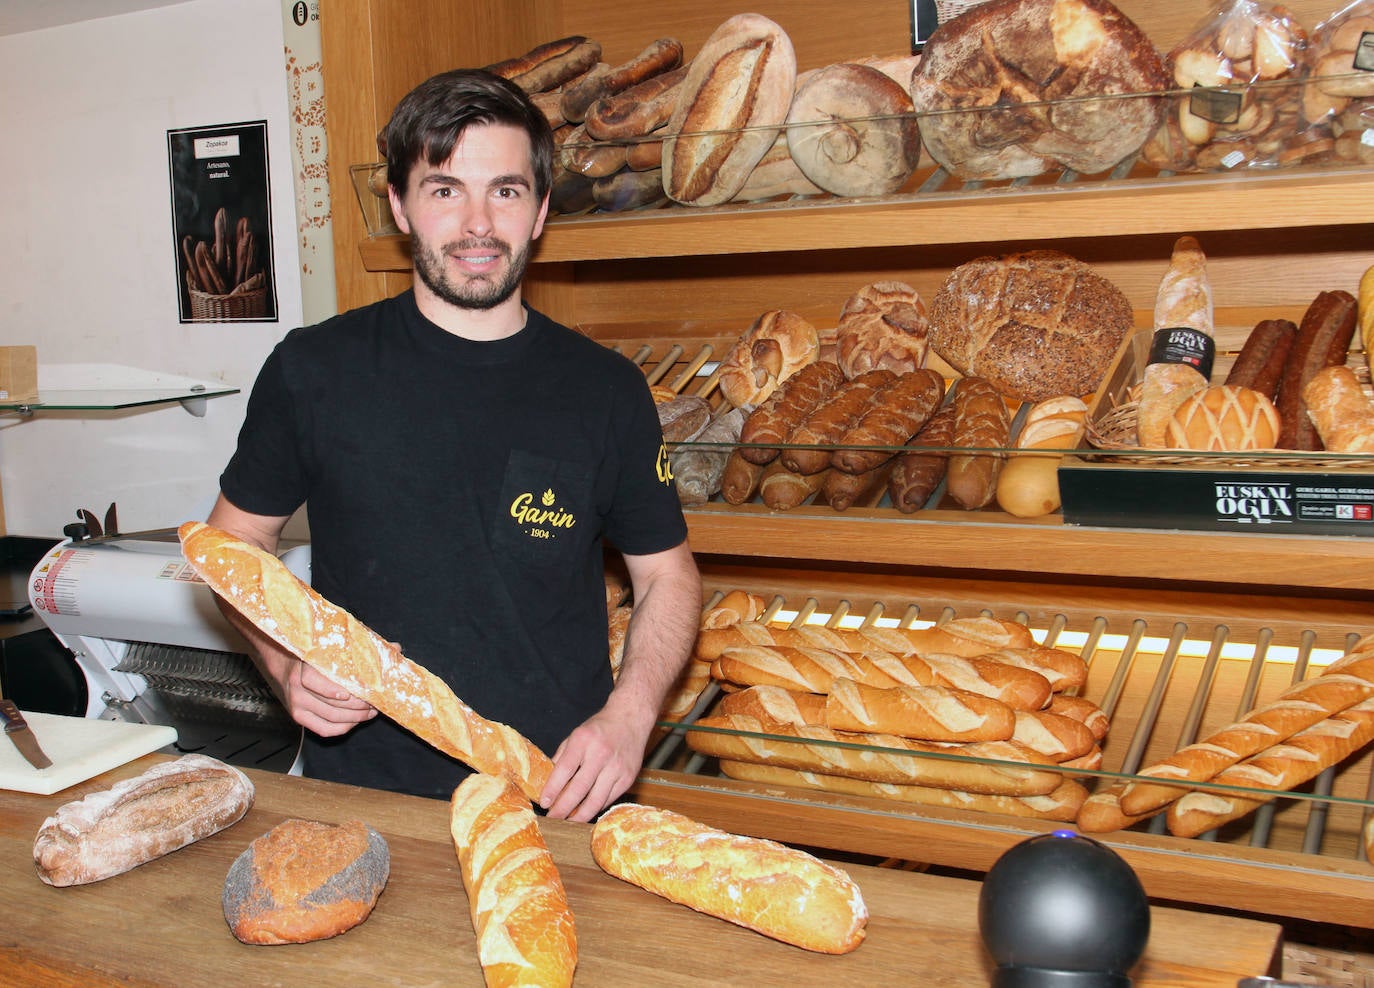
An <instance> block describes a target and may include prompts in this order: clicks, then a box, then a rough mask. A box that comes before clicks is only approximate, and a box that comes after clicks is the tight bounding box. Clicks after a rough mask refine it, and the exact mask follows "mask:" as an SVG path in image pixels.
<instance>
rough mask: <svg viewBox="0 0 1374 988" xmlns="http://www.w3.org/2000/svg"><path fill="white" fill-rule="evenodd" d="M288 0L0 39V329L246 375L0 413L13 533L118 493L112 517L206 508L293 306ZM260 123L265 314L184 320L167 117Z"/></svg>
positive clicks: (85, 358) (152, 517) (90, 359)
mask: <svg viewBox="0 0 1374 988" xmlns="http://www.w3.org/2000/svg"><path fill="white" fill-rule="evenodd" d="M284 64H285V63H284V55H283V35H282V8H281V3H280V0H194V2H190V3H184V4H180V5H176V6H172V7H163V8H159V9H154V10H147V11H143V12H140V13H134V14H126V15H122V16H118V17H108V18H103V19H100V20H93V21H86V22H83V23H79V24H74V25H71V26H66V27H58V28H50V29H46V30H39V31H33V32H29V33H26V34H17V35H11V36H9V37H0V92H3V93H5V94H7V98H6V99H4V100H0V133H2V134H4V135H5V140H4V146H5V163H4V171H5V173H6V181H5V183H4V186H5V194H4V207H3V211H2V212H0V215H2V216H3V217H4V223H3V228H0V344H24V343H31V344H35V345H36V346H37V347H38V362H39V367H40V381H41V380H42V374H43V371H42V368H43V366H44V365H64V364H82V363H97V364H119V365H125V366H130V367H137V368H142V369H145V370H149V371H155V372H158V373H161V374H167V375H177V376H181V377H187V378H194V379H197V380H203V381H209V382H214V383H226V384H229V385H231V386H233V387H238V388H241V389H242V391H241V393H240V394H237V395H231V396H226V397H222V398H213V399H210V400H209V401H208V402H206V414H205V416H204V417H203V418H196V417H193V416H192V415H190V414H188V413H187V412H186V411H185V410H183V409H182V408H181V407H180V406H179V405H172V406H170V407H164V408H156V409H151V410H143V411H133V412H95V413H77V412H41V411H40V412H38V413H37V414H35V415H33V416H32V417H29V418H19V417H17V416H16V415H13V414H7V413H0V484H3V499H4V500H3V503H4V519H5V527H6V529H7V530H8V532H9V533H10V534H15V535H40V536H48V535H52V536H60V534H61V530H62V526H63V525H65V524H67V523H68V522H69V521H73V520H75V514H76V510H77V509H78V508H88V509H90V510H92V511H94V512H96V514H97V515H98V516H100V515H103V513H104V511H105V508H106V507H107V506H108V505H109V504H110V503H111V502H118V505H119V519H120V527H121V529H122V530H124V531H136V530H138V529H144V528H161V527H166V526H170V525H176V524H179V523H180V522H181V521H184V520H186V519H188V518H192V517H200V516H203V512H204V511H205V510H206V509H207V508H208V506H209V504H210V503H211V502H212V500H213V497H214V495H215V492H216V490H217V478H218V476H219V473H220V471H221V469H222V468H223V466H224V464H225V462H226V461H227V459H228V457H229V455H230V453H231V452H232V450H233V444H234V439H235V437H236V435H237V432H238V427H239V424H240V422H241V421H242V418H243V410H244V405H245V403H246V400H247V392H248V389H249V388H250V386H251V384H252V381H253V377H254V375H255V374H256V372H257V369H258V367H259V365H260V364H261V363H262V360H263V358H264V357H265V356H266V355H267V352H268V351H269V350H270V349H271V347H272V346H273V344H275V343H276V341H277V340H278V339H280V338H281V336H282V335H284V334H285V333H286V332H287V331H288V330H289V329H291V328H292V327H294V326H296V325H298V324H299V323H300V322H301V307H302V305H301V284H300V278H299V274H298V272H299V270H300V266H299V262H298V252H297V243H296V239H297V238H296V232H297V225H296V215H295V202H294V195H293V191H292V177H293V176H292V166H291V155H290V153H289V149H290V144H291V137H290V128H289V117H288V109H287V87H286V78H285V68H284ZM261 119H265V120H267V121H268V148H269V154H270V157H271V175H270V180H271V187H272V212H273V218H272V225H273V234H274V245H275V255H274V261H275V270H276V272H277V292H278V313H279V321H278V322H276V323H261V324H259V323H213V324H190V323H188V324H182V323H180V322H179V321H178V313H177V293H176V284H175V278H176V271H175V268H174V263H175V262H174V255H173V250H174V246H175V245H174V243H173V237H172V232H171V231H172V225H171V224H172V217H171V209H170V193H169V186H168V166H167V139H166V132H167V131H168V130H169V129H175V128H181V127H192V126H200V125H217V124H224V123H235V122H239V121H244V120H261Z"/></svg>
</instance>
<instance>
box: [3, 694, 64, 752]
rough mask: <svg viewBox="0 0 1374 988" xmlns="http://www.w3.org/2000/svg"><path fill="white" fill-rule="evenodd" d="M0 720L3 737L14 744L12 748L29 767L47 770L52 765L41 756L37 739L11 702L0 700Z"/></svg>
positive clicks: (41, 750)
mask: <svg viewBox="0 0 1374 988" xmlns="http://www.w3.org/2000/svg"><path fill="white" fill-rule="evenodd" d="M0 719H3V720H4V722H5V736H6V737H8V738H9V739H10V740H11V741H13V742H14V746H15V747H16V748H18V749H19V753H20V754H21V755H23V756H24V757H25V758H26V759H28V762H29V764H30V765H32V766H33V767H34V768H48V767H49V766H51V765H52V759H51V758H49V757H48V756H47V755H45V754H43V749H42V747H40V746H39V744H38V739H37V738H36V737H34V736H33V731H31V730H30V729H29V725H28V722H27V721H26V720H24V715H23V714H21V713H20V712H19V708H18V707H16V706H15V705H14V701H13V700H0Z"/></svg>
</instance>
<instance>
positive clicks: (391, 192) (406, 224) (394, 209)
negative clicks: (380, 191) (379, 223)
mask: <svg viewBox="0 0 1374 988" xmlns="http://www.w3.org/2000/svg"><path fill="white" fill-rule="evenodd" d="M386 198H387V201H388V202H390V203H391V215H392V217H393V218H395V220H396V226H397V227H399V228H400V230H401V232H402V233H404V234H405V235H406V236H409V235H410V221H409V220H407V219H406V211H405V200H404V199H402V198H401V194H400V193H399V192H397V191H396V186H394V185H392V184H391V183H390V182H388V183H387V186H386Z"/></svg>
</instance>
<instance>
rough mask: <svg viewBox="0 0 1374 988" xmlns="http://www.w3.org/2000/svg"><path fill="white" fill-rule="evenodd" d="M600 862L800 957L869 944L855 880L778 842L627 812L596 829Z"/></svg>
mask: <svg viewBox="0 0 1374 988" xmlns="http://www.w3.org/2000/svg"><path fill="white" fill-rule="evenodd" d="M592 857H594V858H595V859H596V863H597V864H598V865H600V866H601V867H602V868H603V869H604V870H605V871H606V873H607V874H610V875H614V876H615V877H616V878H619V879H622V880H623V881H627V882H630V883H632V884H634V885H638V886H639V887H640V888H643V889H646V890H648V891H650V892H652V893H654V894H655V895H658V896H662V897H663V898H665V899H668V900H670V901H672V902H676V903H679V904H681V905H684V906H688V907H690V908H692V909H695V910H697V911H698V912H702V913H706V914H707V915H710V916H716V917H718V918H720V919H724V920H726V921H728V922H731V923H735V924H738V925H739V926H744V927H747V928H748V929H751V930H755V931H757V932H759V933H762V934H763V935H764V936H768V937H772V938H774V939H775V940H781V941H783V942H784V943H790V944H793V945H794V946H797V947H803V948H805V949H807V950H815V951H819V952H822V953H827V954H845V953H848V952H850V951H851V950H853V949H854V948H856V947H858V946H859V944H861V943H862V942H863V939H864V932H865V926H866V924H867V922H868V909H867V907H866V906H865V905H864V901H863V895H862V893H861V892H860V890H859V886H858V885H857V884H856V883H855V882H854V880H853V879H852V878H850V877H849V875H847V874H846V873H845V872H843V871H841V870H840V869H839V868H836V867H835V866H834V865H830V864H827V863H825V862H824V861H821V860H820V859H819V858H815V857H813V856H812V855H810V854H807V853H806V852H804V851H799V850H796V849H795V848H790V847H787V846H785V845H783V844H779V843H776V842H775V841H770V840H763V839H761V838H758V837H742V836H739V835H736V834H731V833H726V832H725V831H721V830H716V829H714V828H712V827H707V826H705V825H703V824H700V823H697V822H696V821H694V820H691V819H689V818H688V817H685V816H683V815H681V814H679V813H673V812H671V811H669V810H661V809H658V808H656V807H653V806H644V805H641V804H638V803H621V804H618V805H616V806H613V807H611V808H610V809H609V810H607V811H606V812H605V813H603V814H602V815H601V818H600V819H599V820H597V822H596V825H595V826H594V827H593V828H592Z"/></svg>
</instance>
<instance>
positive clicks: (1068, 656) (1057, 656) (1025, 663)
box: [978, 645, 1088, 693]
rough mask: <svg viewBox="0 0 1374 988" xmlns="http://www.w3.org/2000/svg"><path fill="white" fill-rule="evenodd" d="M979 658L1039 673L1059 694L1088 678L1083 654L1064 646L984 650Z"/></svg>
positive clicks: (1080, 684)
mask: <svg viewBox="0 0 1374 988" xmlns="http://www.w3.org/2000/svg"><path fill="white" fill-rule="evenodd" d="M978 657H979V658H981V659H986V660H987V661H989V662H1004V663H1006V664H1007V665H1011V666H1016V667H1018V668H1021V669H1029V670H1030V671H1031V672H1037V673H1039V674H1040V675H1042V676H1044V677H1045V678H1046V679H1048V680H1049V681H1050V689H1052V690H1054V691H1055V692H1056V693H1058V692H1060V691H1062V690H1072V689H1077V688H1078V687H1080V686H1082V685H1083V684H1084V683H1086V682H1087V681H1088V664H1087V663H1086V662H1084V661H1083V658H1082V657H1081V656H1078V655H1074V654H1073V653H1072V652H1066V651H1064V650H1063V649H1062V648H1044V647H1042V646H1040V645H1031V646H1028V647H1024V648H999V649H996V650H989V651H985V652H983V653H982V654H981V655H979V656H978Z"/></svg>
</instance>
